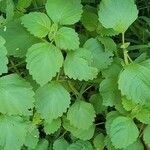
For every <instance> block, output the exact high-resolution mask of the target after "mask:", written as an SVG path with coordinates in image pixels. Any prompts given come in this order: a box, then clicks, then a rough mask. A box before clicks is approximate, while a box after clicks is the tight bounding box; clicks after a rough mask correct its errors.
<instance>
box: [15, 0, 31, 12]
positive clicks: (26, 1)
mask: <svg viewBox="0 0 150 150" xmlns="http://www.w3.org/2000/svg"><path fill="white" fill-rule="evenodd" d="M31 2H32V0H19V1H18V3H17V6H16V7H17V9H19V10H24V9H25V8H28V7H29V6H30V5H31Z"/></svg>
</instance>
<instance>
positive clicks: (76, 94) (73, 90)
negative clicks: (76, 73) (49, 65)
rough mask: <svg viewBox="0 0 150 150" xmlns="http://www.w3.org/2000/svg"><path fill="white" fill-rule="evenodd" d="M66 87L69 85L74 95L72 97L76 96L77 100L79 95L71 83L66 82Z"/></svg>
mask: <svg viewBox="0 0 150 150" xmlns="http://www.w3.org/2000/svg"><path fill="white" fill-rule="evenodd" d="M68 85H69V87H70V89H71V90H72V92H73V93H74V95H75V96H76V98H78V96H79V94H80V93H79V92H78V91H77V90H76V88H75V87H74V86H73V85H72V83H71V82H70V81H68Z"/></svg>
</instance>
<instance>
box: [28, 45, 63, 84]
mask: <svg viewBox="0 0 150 150" xmlns="http://www.w3.org/2000/svg"><path fill="white" fill-rule="evenodd" d="M26 57H27V58H26V62H27V69H29V73H30V74H31V75H32V76H33V79H35V80H36V82H37V83H39V84H40V85H41V86H42V85H44V84H46V83H47V82H48V81H50V80H51V79H52V78H53V77H54V76H55V75H56V73H57V72H59V70H60V68H61V66H62V64H63V55H62V53H61V51H60V50H59V49H57V48H56V47H55V46H54V45H52V44H47V43H38V44H34V45H33V46H32V47H30V48H29V49H28V53H27V56H26Z"/></svg>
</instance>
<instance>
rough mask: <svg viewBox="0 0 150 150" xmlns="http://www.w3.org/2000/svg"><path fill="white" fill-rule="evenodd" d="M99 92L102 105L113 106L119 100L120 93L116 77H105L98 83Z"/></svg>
mask: <svg viewBox="0 0 150 150" xmlns="http://www.w3.org/2000/svg"><path fill="white" fill-rule="evenodd" d="M100 93H101V95H102V98H103V105H104V106H113V105H115V104H116V103H118V101H121V94H120V91H119V90H118V84H117V79H116V78H106V79H104V80H103V81H102V82H101V83H100Z"/></svg>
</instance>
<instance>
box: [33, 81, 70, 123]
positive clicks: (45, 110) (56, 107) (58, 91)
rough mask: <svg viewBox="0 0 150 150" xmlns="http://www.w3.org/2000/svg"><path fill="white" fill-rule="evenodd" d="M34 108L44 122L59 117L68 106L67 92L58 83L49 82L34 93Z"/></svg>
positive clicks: (68, 97)
mask: <svg viewBox="0 0 150 150" xmlns="http://www.w3.org/2000/svg"><path fill="white" fill-rule="evenodd" d="M35 98H36V108H37V111H38V112H39V113H40V114H41V117H42V118H43V119H45V120H46V122H49V121H52V120H53V119H57V118H58V117H61V116H62V115H63V113H64V112H66V111H67V108H68V107H69V105H70V95H69V93H68V91H67V90H66V89H65V88H64V87H63V86H62V85H61V84H60V83H58V82H51V83H49V84H46V85H45V86H43V87H41V88H39V89H38V90H37V91H36V95H35Z"/></svg>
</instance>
